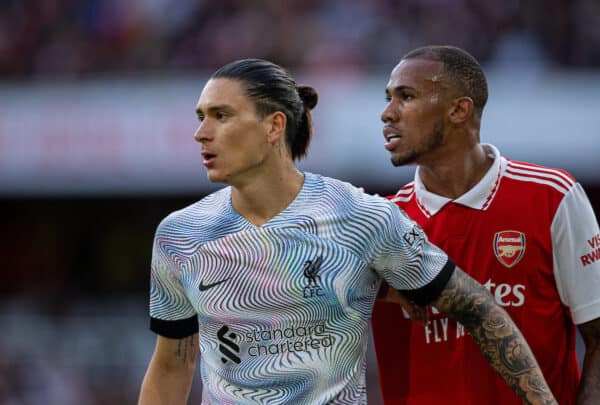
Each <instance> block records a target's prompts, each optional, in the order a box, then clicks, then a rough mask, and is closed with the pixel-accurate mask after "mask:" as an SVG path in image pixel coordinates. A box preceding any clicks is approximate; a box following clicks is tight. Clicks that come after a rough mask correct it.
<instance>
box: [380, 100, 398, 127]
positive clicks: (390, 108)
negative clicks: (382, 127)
mask: <svg viewBox="0 0 600 405" xmlns="http://www.w3.org/2000/svg"><path fill="white" fill-rule="evenodd" d="M380 119H381V121H382V122H383V123H384V124H387V123H389V122H395V121H398V111H397V110H396V109H395V108H394V104H393V103H392V102H391V101H390V102H389V103H388V104H387V105H386V106H385V108H384V110H383V112H382V113H381V117H380Z"/></svg>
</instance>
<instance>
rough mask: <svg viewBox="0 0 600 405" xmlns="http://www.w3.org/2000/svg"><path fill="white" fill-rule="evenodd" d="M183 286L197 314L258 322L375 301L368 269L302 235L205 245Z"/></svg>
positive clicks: (191, 262)
mask: <svg viewBox="0 0 600 405" xmlns="http://www.w3.org/2000/svg"><path fill="white" fill-rule="evenodd" d="M182 274H184V277H182V279H183V280H182V281H183V284H184V288H185V289H186V292H187V295H188V297H189V298H190V301H191V302H192V303H193V305H194V306H195V308H196V310H197V311H198V313H199V314H202V315H206V316H221V315H223V314H229V315H230V316H233V317H238V316H243V317H261V316H263V315H266V314H268V315H272V314H274V313H275V314H277V313H290V311H291V312H295V311H319V312H327V311H329V310H332V311H337V310H341V309H342V308H344V307H345V306H347V305H349V304H350V303H352V302H354V301H356V300H360V299H368V298H369V297H371V296H374V294H375V289H376V284H377V280H376V278H375V275H374V274H373V273H372V272H371V271H370V270H369V269H368V266H367V263H366V262H365V261H364V260H363V259H361V258H360V257H358V256H357V255H355V254H353V253H352V252H350V251H348V250H346V249H344V248H342V247H340V246H339V245H338V244H336V243H335V242H334V241H331V240H324V239H320V238H317V237H307V236H306V235H304V234H273V233H264V234H254V235H251V237H244V236H243V235H240V236H237V237H232V238H225V239H223V240H220V241H216V242H214V243H209V244H205V245H204V246H202V248H201V249H200V250H199V251H197V252H195V254H194V255H193V256H192V257H191V258H190V260H189V261H188V262H187V263H186V268H185V269H184V272H183V273H182Z"/></svg>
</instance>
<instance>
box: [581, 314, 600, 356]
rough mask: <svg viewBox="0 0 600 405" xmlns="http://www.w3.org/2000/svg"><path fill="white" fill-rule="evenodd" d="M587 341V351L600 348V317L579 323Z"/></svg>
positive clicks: (582, 334)
mask: <svg viewBox="0 0 600 405" xmlns="http://www.w3.org/2000/svg"><path fill="white" fill-rule="evenodd" d="M577 327H578V328H579V332H580V333H581V337H582V338H583V341H584V343H585V350H586V353H588V352H591V351H593V350H595V349H600V318H596V319H594V320H591V321H589V322H586V323H582V324H580V325H577Z"/></svg>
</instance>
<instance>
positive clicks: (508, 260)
mask: <svg viewBox="0 0 600 405" xmlns="http://www.w3.org/2000/svg"><path fill="white" fill-rule="evenodd" d="M525 247H526V242H525V234H524V233H523V232H519V231H512V230H511V231H500V232H496V234H495V235H494V254H495V255H496V258H497V259H498V261H499V262H500V263H502V264H503V265H504V266H506V267H508V268H510V267H513V266H514V265H515V264H517V263H519V262H520V261H521V259H522V258H523V255H524V254H525Z"/></svg>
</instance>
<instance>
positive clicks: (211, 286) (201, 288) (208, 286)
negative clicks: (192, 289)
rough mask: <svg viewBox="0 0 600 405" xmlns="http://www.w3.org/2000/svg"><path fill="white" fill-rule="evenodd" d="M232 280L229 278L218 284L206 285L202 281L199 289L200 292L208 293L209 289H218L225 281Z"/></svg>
mask: <svg viewBox="0 0 600 405" xmlns="http://www.w3.org/2000/svg"><path fill="white" fill-rule="evenodd" d="M230 278H231V277H228V278H226V279H224V280H221V281H217V282H216V283H210V284H204V283H202V281H200V285H199V286H198V289H199V290H200V291H206V290H208V289H209V288H213V287H216V286H218V285H219V284H223V283H224V282H225V281H227V280H229V279H230Z"/></svg>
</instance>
